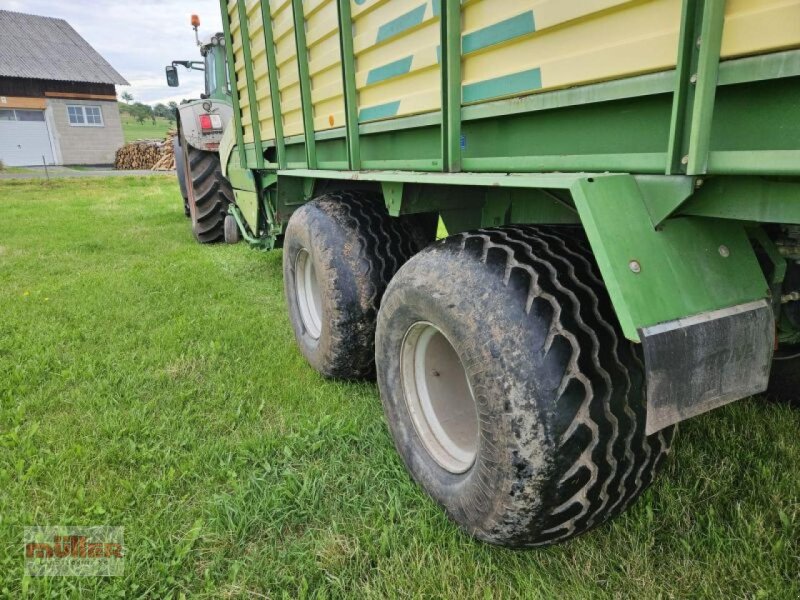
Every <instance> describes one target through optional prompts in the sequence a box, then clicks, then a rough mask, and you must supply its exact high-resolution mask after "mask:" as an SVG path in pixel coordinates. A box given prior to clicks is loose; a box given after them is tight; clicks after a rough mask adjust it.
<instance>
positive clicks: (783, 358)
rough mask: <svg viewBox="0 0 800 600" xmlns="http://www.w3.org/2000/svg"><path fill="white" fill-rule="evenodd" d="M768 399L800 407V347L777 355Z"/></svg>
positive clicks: (768, 390) (773, 365)
mask: <svg viewBox="0 0 800 600" xmlns="http://www.w3.org/2000/svg"><path fill="white" fill-rule="evenodd" d="M765 395H766V397H767V399H768V400H772V401H774V402H782V403H785V404H789V405H790V406H798V407H800V346H793V347H791V348H787V349H786V350H781V351H778V352H776V353H775V359H774V360H773V362H772V372H771V373H770V375H769V387H768V388H767V392H766V394H765Z"/></svg>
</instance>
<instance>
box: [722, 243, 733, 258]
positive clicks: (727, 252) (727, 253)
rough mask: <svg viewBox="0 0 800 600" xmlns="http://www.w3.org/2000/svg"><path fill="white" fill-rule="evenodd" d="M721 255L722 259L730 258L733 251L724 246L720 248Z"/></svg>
mask: <svg viewBox="0 0 800 600" xmlns="http://www.w3.org/2000/svg"><path fill="white" fill-rule="evenodd" d="M719 255H720V256H721V257H722V258H728V257H729V256H730V255H731V251H730V249H729V248H728V247H727V246H726V245H725V244H723V245H722V246H720V247H719Z"/></svg>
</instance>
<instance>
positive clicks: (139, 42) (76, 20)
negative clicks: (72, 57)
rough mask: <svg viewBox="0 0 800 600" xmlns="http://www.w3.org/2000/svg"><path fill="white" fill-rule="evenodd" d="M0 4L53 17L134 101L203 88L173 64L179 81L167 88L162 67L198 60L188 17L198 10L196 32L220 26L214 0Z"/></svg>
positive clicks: (198, 76) (188, 94) (199, 77)
mask: <svg viewBox="0 0 800 600" xmlns="http://www.w3.org/2000/svg"><path fill="white" fill-rule="evenodd" d="M0 8H2V9H6V10H14V11H18V12H24V13H31V14H35V15H44V16H46V17H58V18H61V19H66V20H67V22H68V23H69V24H70V25H72V27H73V28H74V29H75V30H76V31H77V32H78V33H79V34H81V36H83V38H84V39H85V40H86V41H88V42H89V43H90V44H91V45H92V46H93V47H94V49H95V50H97V51H98V52H99V53H100V54H102V55H103V58H105V59H106V60H107V61H108V62H110V63H111V66H113V67H114V68H115V69H116V70H117V71H119V73H120V74H121V75H122V76H123V77H124V78H125V79H127V80H128V81H129V82H130V84H131V85H130V86H129V87H126V86H117V95H119V94H121V93H122V92H124V91H128V92H130V93H131V94H133V96H134V98H135V99H136V100H138V101H140V102H145V103H148V104H153V103H155V102H165V103H166V102H169V101H170V100H175V101H177V102H180V100H181V99H182V98H197V97H199V95H200V92H202V91H203V74H202V73H200V72H197V71H187V70H186V69H184V68H183V67H179V72H178V74H179V75H180V81H181V86H180V87H179V88H170V87H167V83H166V80H165V78H164V67H165V66H166V65H167V64H169V63H170V62H172V61H173V60H187V59H194V60H199V59H200V52H199V51H198V49H197V47H196V46H195V43H194V32H193V31H192V28H191V25H190V24H189V19H190V17H191V14H192V13H196V14H198V15H200V23H201V24H200V35H201V37H208V36H210V35H211V34H213V33H215V32H217V31H222V20H221V18H220V9H219V1H218V0H157V1H156V0H133V1H127V2H124V1H123V2H121V1H120V0H61V1H55V0H0Z"/></svg>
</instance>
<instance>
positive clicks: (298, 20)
mask: <svg viewBox="0 0 800 600" xmlns="http://www.w3.org/2000/svg"><path fill="white" fill-rule="evenodd" d="M292 11H293V13H294V38H295V44H296V46H297V68H298V71H299V76H300V102H301V104H302V109H303V134H304V135H305V140H306V160H307V162H308V168H309V169H314V168H316V166H317V148H316V140H315V138H314V107H313V105H312V102H311V75H310V74H309V72H308V46H307V45H306V17H305V13H304V12H303V0H292Z"/></svg>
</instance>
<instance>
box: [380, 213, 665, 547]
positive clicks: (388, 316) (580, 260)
mask: <svg viewBox="0 0 800 600" xmlns="http://www.w3.org/2000/svg"><path fill="white" fill-rule="evenodd" d="M375 355H376V366H377V376H378V385H379V387H380V391H381V398H382V401H383V406H384V411H385V414H386V419H387V421H388V425H389V429H390V430H391V433H392V437H393V439H394V443H395V446H396V448H397V450H398V452H399V453H400V455H401V457H402V458H403V461H404V462H405V464H406V467H407V468H408V470H409V471H410V473H411V475H412V476H413V478H414V479H415V480H416V481H417V482H418V483H419V484H420V485H421V486H422V488H423V489H425V491H426V492H428V494H430V495H431V496H432V497H433V498H434V499H435V500H436V501H437V502H439V503H440V504H441V505H442V506H443V507H444V509H445V511H446V512H447V513H448V515H449V516H450V517H451V518H452V519H453V520H454V521H455V522H456V523H458V524H459V525H460V526H461V527H463V528H464V529H465V530H467V531H468V532H469V533H471V534H473V535H475V536H476V537H478V538H479V539H481V540H484V541H487V542H490V543H493V544H500V545H504V546H511V547H529V546H540V545H548V544H552V543H556V542H561V541H564V540H567V539H569V538H571V537H573V536H575V535H578V534H580V533H582V532H584V531H587V530H589V529H591V528H592V527H594V526H596V525H599V524H600V523H602V522H604V521H605V520H607V519H609V518H611V517H614V516H615V515H617V514H619V513H621V512H622V511H623V510H625V508H626V507H627V506H628V505H630V503H631V502H633V500H635V499H636V498H637V497H638V496H639V495H640V494H641V493H642V492H643V491H644V490H645V489H646V488H647V486H648V485H649V484H650V482H651V481H652V480H653V477H654V476H655V474H656V472H657V471H658V468H659V467H660V466H661V464H662V463H663V461H664V458H665V456H666V454H667V452H668V450H669V448H670V444H671V441H672V433H673V431H672V428H669V429H665V430H662V431H661V432H658V433H657V434H654V435H651V436H647V435H645V391H644V377H643V372H642V371H643V368H642V367H643V366H642V363H641V361H640V358H639V356H638V355H637V351H636V348H635V347H634V346H633V344H631V343H630V342H628V341H627V340H626V339H625V338H624V337H623V335H622V333H621V331H620V328H619V325H618V323H617V320H616V317H615V313H614V311H613V308H612V306H611V301H610V299H609V296H608V293H607V292H606V290H605V287H604V286H603V284H602V281H601V279H600V276H599V274H598V269H597V266H596V264H595V263H594V259H593V257H592V255H591V253H590V252H589V251H588V250H586V249H585V246H584V243H583V241H582V240H578V239H576V238H575V237H574V234H567V233H565V232H564V230H558V229H546V228H533V227H504V228H498V229H485V230H479V231H475V232H470V233H464V234H459V235H456V236H453V237H450V238H447V239H446V240H443V241H442V242H439V243H437V244H434V245H433V246H430V247H429V248H428V249H426V250H424V251H423V252H420V253H419V254H417V255H416V256H415V257H414V258H412V259H411V260H410V261H408V262H407V263H406V264H405V266H403V267H402V268H401V269H400V271H399V272H398V273H397V275H396V276H395V277H394V279H393V280H392V282H391V283H390V284H389V287H388V289H387V291H386V294H385V296H384V299H383V304H382V305H381V309H380V314H379V316H378V325H377V335H376V351H375Z"/></svg>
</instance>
